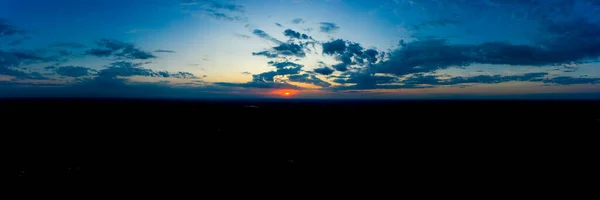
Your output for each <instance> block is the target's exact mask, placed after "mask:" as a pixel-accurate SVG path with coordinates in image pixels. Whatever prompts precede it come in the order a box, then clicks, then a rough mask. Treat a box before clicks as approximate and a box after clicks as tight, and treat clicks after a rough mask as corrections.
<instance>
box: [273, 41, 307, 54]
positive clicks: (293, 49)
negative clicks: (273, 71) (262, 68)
mask: <svg viewBox="0 0 600 200" xmlns="http://www.w3.org/2000/svg"><path fill="white" fill-rule="evenodd" d="M273 50H275V51H276V52H277V53H278V54H280V55H285V56H296V57H305V56H306V52H304V48H303V46H301V44H296V43H283V44H280V45H279V46H277V47H273Z"/></svg>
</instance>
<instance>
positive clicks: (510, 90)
mask: <svg viewBox="0 0 600 200" xmlns="http://www.w3.org/2000/svg"><path fill="white" fill-rule="evenodd" d="M599 57H600V3H599V1H596V0H368V1H367V0H245V1H242V0H238V1H225V0H2V1H0V98H1V97H125V98H198V99H202V98H242V99H243V98H273V97H276V98H317V99H320V98H324V99H337V98H342V99H345V98H348V99H352V98H359V99H371V98H372V99H377V98H385V99H388V98H389V99H404V98H410V99H421V98H423V99H429V98H433V99H435V98H466V99H468V98H491V99H494V98H499V99H511V98H542V99H544V98H575V99H576V98H592V99H599V98H600V87H598V85H597V84H598V83H600V63H598V58H599ZM286 93H288V94H286Z"/></svg>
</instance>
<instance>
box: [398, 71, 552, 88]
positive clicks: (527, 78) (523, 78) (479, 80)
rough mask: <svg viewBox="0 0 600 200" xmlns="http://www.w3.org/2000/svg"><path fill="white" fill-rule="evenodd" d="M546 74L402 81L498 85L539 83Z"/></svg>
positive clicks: (409, 80) (408, 81)
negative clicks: (517, 82) (516, 82)
mask: <svg viewBox="0 0 600 200" xmlns="http://www.w3.org/2000/svg"><path fill="white" fill-rule="evenodd" d="M547 75H548V73H546V72H535V73H526V74H522V75H512V76H501V75H478V76H471V77H451V78H447V79H440V77H439V76H435V75H423V74H415V75H412V76H411V77H409V78H407V79H406V80H404V81H402V83H404V84H408V85H423V84H425V85H460V84H498V83H505V82H514V81H519V82H541V81H544V80H545V79H544V77H545V76H547Z"/></svg>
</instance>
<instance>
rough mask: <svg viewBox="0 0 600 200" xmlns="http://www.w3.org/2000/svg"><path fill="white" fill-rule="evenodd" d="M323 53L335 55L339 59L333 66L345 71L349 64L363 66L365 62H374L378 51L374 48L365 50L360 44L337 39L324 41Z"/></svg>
mask: <svg viewBox="0 0 600 200" xmlns="http://www.w3.org/2000/svg"><path fill="white" fill-rule="evenodd" d="M322 46H323V54H324V55H332V56H336V57H335V58H336V60H338V61H341V63H338V64H336V65H333V68H334V69H336V70H338V71H341V72H345V71H347V70H348V67H349V66H351V65H358V66H364V65H366V64H373V63H376V62H377V61H378V60H379V59H378V55H379V52H378V51H377V50H374V49H367V50H365V49H364V48H363V47H362V46H361V45H360V44H358V43H353V42H349V41H344V40H342V39H337V40H333V41H329V42H324V43H323V44H322Z"/></svg>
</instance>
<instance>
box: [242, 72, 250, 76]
mask: <svg viewBox="0 0 600 200" xmlns="http://www.w3.org/2000/svg"><path fill="white" fill-rule="evenodd" d="M242 74H243V75H251V74H252V73H250V72H242Z"/></svg>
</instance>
